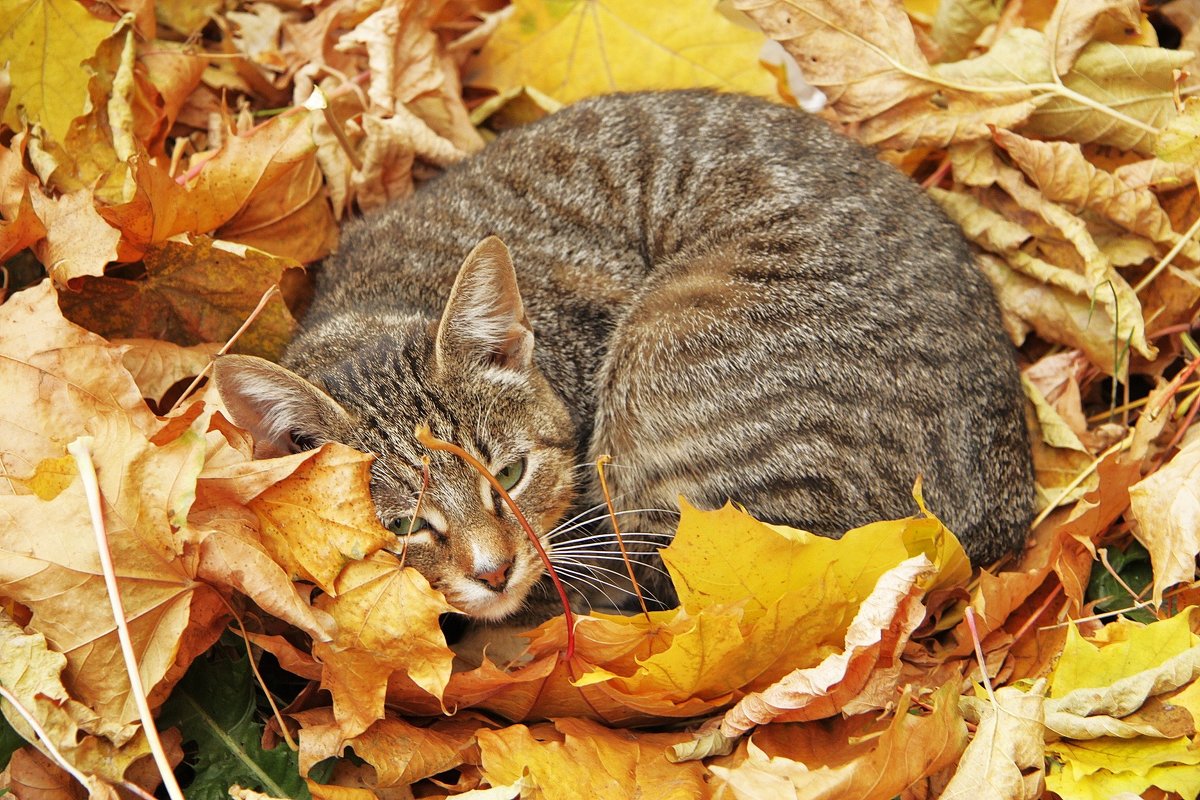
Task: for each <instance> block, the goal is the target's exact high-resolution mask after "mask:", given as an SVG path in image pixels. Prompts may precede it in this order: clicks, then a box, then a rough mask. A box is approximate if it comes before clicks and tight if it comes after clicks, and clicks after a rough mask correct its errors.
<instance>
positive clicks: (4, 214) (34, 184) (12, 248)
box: [0, 134, 46, 262]
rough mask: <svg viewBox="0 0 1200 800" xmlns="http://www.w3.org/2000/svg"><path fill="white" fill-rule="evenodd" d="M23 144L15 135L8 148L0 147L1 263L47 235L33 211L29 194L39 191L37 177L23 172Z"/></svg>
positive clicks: (20, 138)
mask: <svg viewBox="0 0 1200 800" xmlns="http://www.w3.org/2000/svg"><path fill="white" fill-rule="evenodd" d="M25 141H26V137H25V135H24V134H18V135H17V136H14V137H13V140H12V142H11V146H10V147H4V146H2V145H0V262H3V261H6V260H7V259H9V258H11V257H12V256H13V255H14V254H16V253H17V252H19V251H21V250H23V249H25V248H26V247H29V246H30V245H31V244H33V243H34V242H37V241H38V240H40V239H42V238H44V237H45V235H46V226H45V225H43V224H42V221H41V220H40V219H39V218H38V216H37V213H36V212H35V211H34V209H33V200H32V195H33V194H35V193H37V192H39V191H40V189H39V187H38V181H37V178H36V176H34V175H33V174H32V173H30V172H27V171H26V170H25V165H24V163H23V162H24V157H25Z"/></svg>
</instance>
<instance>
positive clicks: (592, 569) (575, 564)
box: [554, 561, 659, 603]
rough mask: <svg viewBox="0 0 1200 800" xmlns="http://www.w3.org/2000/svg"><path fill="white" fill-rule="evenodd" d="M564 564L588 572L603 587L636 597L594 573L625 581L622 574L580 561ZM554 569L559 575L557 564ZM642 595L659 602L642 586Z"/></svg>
mask: <svg viewBox="0 0 1200 800" xmlns="http://www.w3.org/2000/svg"><path fill="white" fill-rule="evenodd" d="M566 564H567V565H568V567H582V568H584V569H586V570H588V571H589V572H591V573H592V577H594V578H595V579H596V580H598V581H601V582H602V583H603V584H604V585H605V586H608V587H610V588H612V589H615V590H617V591H619V592H621V593H622V594H627V595H629V596H630V597H636V596H637V593H636V592H634V591H633V590H632V589H626V588H625V587H624V586H618V585H617V584H615V583H611V582H609V581H607V580H604V579H603V578H602V577H601V576H600V575H598V574H596V571H597V570H599V571H600V572H607V573H610V574H612V575H616V576H617V577H619V578H621V579H622V580H625V579H626V577H627V575H626V573H624V572H619V571H617V570H615V569H610V568H609V567H604V566H601V565H599V564H587V563H584V562H581V561H567V562H566ZM554 568H555V569H556V570H558V571H559V572H560V573H561V572H562V570H561V569H560V568H559V565H558V564H555V565H554ZM572 574H574V573H572ZM642 594H644V595H645V596H646V597H649V598H650V599H651V600H653V601H654V602H656V603H657V602H659V600H658V598H657V597H655V596H654V595H653V594H651V593H650V592H648V591H646V588H645V587H644V586H643V587H642Z"/></svg>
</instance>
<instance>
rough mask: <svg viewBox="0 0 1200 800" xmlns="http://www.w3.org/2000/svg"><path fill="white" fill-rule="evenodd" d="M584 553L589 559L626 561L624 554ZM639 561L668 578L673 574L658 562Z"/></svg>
mask: <svg viewBox="0 0 1200 800" xmlns="http://www.w3.org/2000/svg"><path fill="white" fill-rule="evenodd" d="M571 555H572V556H577V555H580V554H577V553H572V554H571ZM582 555H584V556H586V557H587V558H589V559H595V560H597V561H620V562H622V563H624V561H625V558H624V557H623V556H619V555H608V554H604V555H595V554H589V553H583V554H582ZM629 555H630V556H632V555H633V553H630V554H629ZM638 555H650V554H649V553H639V554H638ZM584 563H586V562H584ZM637 563H638V566H640V567H644V568H646V569H648V570H651V571H653V572H657V573H658V574H660V575H663V576H665V577H667V578H669V577H671V574H670V573H669V572H667V571H666V570H665V569H663V568H662V567H660V566H658V565H657V564H651V563H647V562H643V561H639V562H637ZM556 568H557V567H556ZM605 569H606V568H605ZM612 571H613V572H616V570H612ZM617 574H619V575H624V574H625V573H622V572H618V573H617Z"/></svg>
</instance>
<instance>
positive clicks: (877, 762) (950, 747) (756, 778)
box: [709, 686, 967, 800]
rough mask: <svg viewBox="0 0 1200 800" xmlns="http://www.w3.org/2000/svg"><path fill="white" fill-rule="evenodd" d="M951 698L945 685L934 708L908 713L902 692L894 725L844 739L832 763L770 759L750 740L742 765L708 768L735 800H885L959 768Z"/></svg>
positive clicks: (959, 734)
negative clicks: (785, 799)
mask: <svg viewBox="0 0 1200 800" xmlns="http://www.w3.org/2000/svg"><path fill="white" fill-rule="evenodd" d="M956 695H957V691H956V690H955V689H954V688H952V687H950V686H944V687H942V688H941V689H939V690H938V691H937V692H936V693H935V694H934V696H933V698H932V705H933V710H932V711H931V712H930V713H929V714H927V715H920V714H916V713H910V709H911V708H912V698H911V697H910V696H909V695H908V694H907V693H906V694H905V695H904V696H902V697H901V698H900V701H899V703H898V704H897V708H896V713H895V715H894V716H893V717H892V718H891V720H888V721H886V722H885V723H884V724H879V725H877V726H872V727H873V728H874V730H873V731H868V730H859V731H856V733H858V738H857V739H856V740H854V741H846V740H845V739H843V740H842V741H841V742H840V743H839V744H840V747H839V748H838V750H837V751H835V752H839V751H840V752H839V756H838V759H837V761H835V762H834V763H832V764H823V763H820V762H801V761H795V760H793V759H791V758H788V757H786V756H782V755H779V756H769V755H768V754H767V753H766V752H764V751H763V750H762V749H760V748H759V747H758V746H756V745H755V743H754V739H753V738H752V739H751V740H750V741H749V743H748V745H747V758H746V759H745V760H744V761H742V762H741V763H738V764H736V765H735V766H732V767H725V766H717V765H713V766H711V767H710V768H709V769H710V771H711V772H712V773H713V774H714V775H715V776H716V778H717V781H718V785H721V784H723V785H724V788H726V789H727V790H728V791H730V792H732V795H733V797H736V798H747V799H748V800H749V799H753V800H759V799H760V798H765V797H796V798H803V799H804V800H809V798H813V799H814V800H815V799H816V798H842V797H860V798H871V799H872V800H874V799H875V798H878V799H879V800H887V799H888V798H893V797H896V796H897V795H900V794H901V793H902V792H903V791H904V790H905V789H906V788H908V787H909V786H911V785H913V784H915V783H917V782H919V781H921V780H922V779H923V778H925V777H926V776H930V775H935V774H937V773H938V772H941V771H942V770H943V769H945V768H947V767H950V766H952V765H954V764H956V763H957V762H958V760H959V758H960V757H961V756H962V753H963V750H964V748H965V747H966V744H967V728H966V725H965V724H964V723H963V720H962V717H961V716H960V715H959V711H958V701H957V699H956ZM864 734H865V735H864ZM871 734H874V735H871ZM843 759H845V760H843Z"/></svg>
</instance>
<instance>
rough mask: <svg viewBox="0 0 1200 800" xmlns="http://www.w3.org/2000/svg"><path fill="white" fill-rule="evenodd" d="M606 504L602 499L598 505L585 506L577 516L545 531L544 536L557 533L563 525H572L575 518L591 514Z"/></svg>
mask: <svg viewBox="0 0 1200 800" xmlns="http://www.w3.org/2000/svg"><path fill="white" fill-rule="evenodd" d="M604 506H605V503H604V502H603V501H601V502H599V503H596V505H594V506H589V507H588V508H585V509H584V510H583V511H580V512H579V513H578V514H576V515H575V516H573V517H571V518H570V519H569V520H567V521H566V522H560V523H559V524H558V525H556V526H554V527H553V528H551V529H550V530H548V531H546V533H544V534H542V535H543V536H553V535H554V534H555V533H557V532H558V531H559V530H561V529H562V528H563V527H565V526H567V525H570V524H571V523H572V522H574V521H575V520H577V519H579V518H580V517H583V516H586V515H588V514H590V513H591V512H593V511H597V510H599V509H601V508H604Z"/></svg>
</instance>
